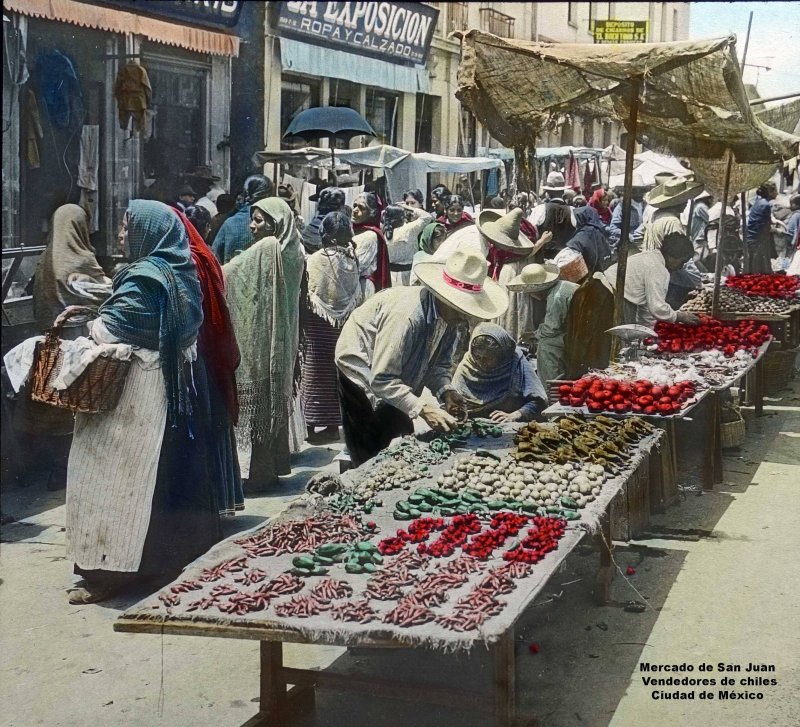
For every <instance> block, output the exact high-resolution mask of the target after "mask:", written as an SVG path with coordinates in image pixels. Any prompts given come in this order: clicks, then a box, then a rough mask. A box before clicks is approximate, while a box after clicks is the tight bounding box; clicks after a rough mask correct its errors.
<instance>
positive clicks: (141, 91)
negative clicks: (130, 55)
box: [114, 62, 153, 133]
mask: <svg viewBox="0 0 800 727" xmlns="http://www.w3.org/2000/svg"><path fill="white" fill-rule="evenodd" d="M152 96H153V89H152V87H151V86H150V78H149V77H148V75H147V71H146V70H145V69H144V67H143V66H140V65H139V64H138V63H134V62H130V63H128V64H127V65H126V66H125V67H124V68H121V69H120V72H119V73H118V74H117V80H116V81H115V82H114V98H116V99H117V112H118V113H119V128H120V129H127V128H128V125H129V124H130V121H131V118H132V119H133V128H134V130H135V131H137V132H139V133H141V132H143V131H144V130H145V128H146V121H147V114H146V111H147V109H149V108H150V101H151V99H152Z"/></svg>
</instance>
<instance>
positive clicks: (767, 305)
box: [681, 286, 796, 315]
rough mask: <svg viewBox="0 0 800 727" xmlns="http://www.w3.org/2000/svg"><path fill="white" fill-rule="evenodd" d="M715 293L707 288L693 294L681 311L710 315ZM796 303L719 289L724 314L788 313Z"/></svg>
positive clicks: (720, 306)
mask: <svg viewBox="0 0 800 727" xmlns="http://www.w3.org/2000/svg"><path fill="white" fill-rule="evenodd" d="M713 297H714V296H713V292H712V291H711V290H709V289H707V288H704V289H703V290H701V291H699V292H697V293H693V294H691V297H690V298H689V300H687V301H686V302H685V303H684V304H683V305H682V306H681V310H685V311H691V312H693V313H710V312H711V310H712V307H713ZM793 305H796V301H792V300H786V299H783V298H767V297H765V296H755V295H747V294H746V293H745V292H743V291H741V290H738V289H737V288H733V287H728V286H724V287H721V288H720V289H719V310H720V311H721V312H723V313H754V314H755V313H766V314H770V315H776V314H783V313H787V312H788V311H789V310H790V309H791V307H792V306H793Z"/></svg>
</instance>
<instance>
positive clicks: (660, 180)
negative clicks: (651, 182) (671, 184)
mask: <svg viewBox="0 0 800 727" xmlns="http://www.w3.org/2000/svg"><path fill="white" fill-rule="evenodd" d="M677 176H678V175H677V174H675V172H656V173H655V174H654V175H653V179H655V180H656V186H658V185H661V184H664V182H668V181H669V180H670V179H675V177H677Z"/></svg>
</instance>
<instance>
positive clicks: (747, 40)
mask: <svg viewBox="0 0 800 727" xmlns="http://www.w3.org/2000/svg"><path fill="white" fill-rule="evenodd" d="M752 27H753V11H752V10H751V11H750V17H749V18H748V20H747V35H746V36H745V37H744V51H743V52H742V78H744V63H745V61H746V60H747V47H748V46H749V45H750V28H752Z"/></svg>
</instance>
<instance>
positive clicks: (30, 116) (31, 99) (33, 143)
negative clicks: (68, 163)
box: [25, 88, 44, 169]
mask: <svg viewBox="0 0 800 727" xmlns="http://www.w3.org/2000/svg"><path fill="white" fill-rule="evenodd" d="M25 128H26V129H27V132H26V134H25V159H26V160H27V162H28V166H29V167H30V168H31V169H38V168H39V164H40V160H39V139H41V138H42V137H43V136H44V132H43V131H42V121H41V119H40V118H39V102H38V101H37V99H36V94H35V93H34V92H33V90H32V89H30V88H29V89H28V91H27V93H26V94H25Z"/></svg>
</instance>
